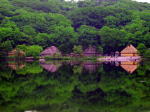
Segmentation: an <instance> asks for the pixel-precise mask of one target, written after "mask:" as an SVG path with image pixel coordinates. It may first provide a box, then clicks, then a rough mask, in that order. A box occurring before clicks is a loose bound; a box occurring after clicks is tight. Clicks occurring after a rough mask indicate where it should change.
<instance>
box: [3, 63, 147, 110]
mask: <svg viewBox="0 0 150 112" xmlns="http://www.w3.org/2000/svg"><path fill="white" fill-rule="evenodd" d="M27 65H28V64H27ZM28 66H29V67H30V68H31V69H32V68H34V67H32V66H35V68H38V67H36V66H38V64H37V63H33V64H31V65H30V64H29V65H28ZM147 66H148V64H145V63H143V65H142V67H141V68H140V67H139V69H140V70H143V71H145V73H148V71H149V68H147ZM23 69H24V68H23ZM26 69H27V68H26ZM26 69H25V72H23V73H24V74H26V75H20V74H21V72H20V71H17V72H9V74H11V75H10V76H9V80H8V78H5V77H4V75H0V79H1V81H0V108H1V111H2V112H16V111H25V110H39V111H40V110H41V111H42V112H50V111H52V112H81V111H82V112H104V111H107V112H143V111H146V110H149V109H150V108H149V104H150V102H149V99H148V98H149V94H148V93H149V87H148V84H149V83H148V82H147V81H148V80H149V79H148V75H147V74H144V75H142V76H141V74H140V73H139V71H138V70H137V72H134V74H127V73H126V72H125V71H123V72H122V71H121V69H120V68H115V67H112V66H110V67H108V68H107V67H106V66H105V65H104V67H102V66H101V67H100V68H99V69H98V70H97V72H96V73H89V72H87V71H84V72H83V73H81V72H80V68H77V66H76V67H72V66H68V65H63V66H61V67H60V69H59V70H58V71H57V72H54V73H51V72H46V71H40V72H26V71H28V70H29V71H30V69H27V70H26ZM74 69H76V70H74ZM78 69H79V70H78ZM76 71H77V72H76ZM78 71H79V72H78ZM2 72H4V71H2ZM33 73H36V75H33ZM141 78H142V79H144V81H146V82H141Z"/></svg>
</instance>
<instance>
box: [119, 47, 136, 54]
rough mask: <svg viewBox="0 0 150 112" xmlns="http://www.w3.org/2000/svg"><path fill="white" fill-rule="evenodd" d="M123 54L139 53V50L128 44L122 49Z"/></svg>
mask: <svg viewBox="0 0 150 112" xmlns="http://www.w3.org/2000/svg"><path fill="white" fill-rule="evenodd" d="M121 53H122V54H134V53H138V50H137V49H136V48H135V47H134V46H133V45H128V46H127V47H126V48H124V49H123V50H122V51H121Z"/></svg>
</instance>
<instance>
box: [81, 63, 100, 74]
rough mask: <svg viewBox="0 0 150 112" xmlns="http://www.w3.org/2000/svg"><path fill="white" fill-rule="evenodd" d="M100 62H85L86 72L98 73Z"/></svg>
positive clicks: (83, 64)
mask: <svg viewBox="0 0 150 112" xmlns="http://www.w3.org/2000/svg"><path fill="white" fill-rule="evenodd" d="M100 64H101V63H100V62H96V63H95V62H83V63H82V66H83V67H84V69H85V70H87V71H89V72H90V73H92V72H96V70H97V68H98V67H99V65H100Z"/></svg>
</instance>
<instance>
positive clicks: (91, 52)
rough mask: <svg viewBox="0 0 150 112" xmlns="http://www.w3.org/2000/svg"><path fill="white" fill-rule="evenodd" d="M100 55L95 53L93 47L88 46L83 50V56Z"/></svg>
mask: <svg viewBox="0 0 150 112" xmlns="http://www.w3.org/2000/svg"><path fill="white" fill-rule="evenodd" d="M99 55H100V54H99V53H98V52H97V51H96V48H95V47H94V46H89V47H88V48H87V49H85V50H84V52H83V56H99Z"/></svg>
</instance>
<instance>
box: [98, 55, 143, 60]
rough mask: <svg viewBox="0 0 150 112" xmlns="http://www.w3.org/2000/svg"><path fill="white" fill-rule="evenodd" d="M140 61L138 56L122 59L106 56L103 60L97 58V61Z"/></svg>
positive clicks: (120, 57) (121, 57)
mask: <svg viewBox="0 0 150 112" xmlns="http://www.w3.org/2000/svg"><path fill="white" fill-rule="evenodd" d="M139 60H141V57H140V56H129V57H123V56H119V57H110V56H106V57H103V58H98V61H139Z"/></svg>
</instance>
